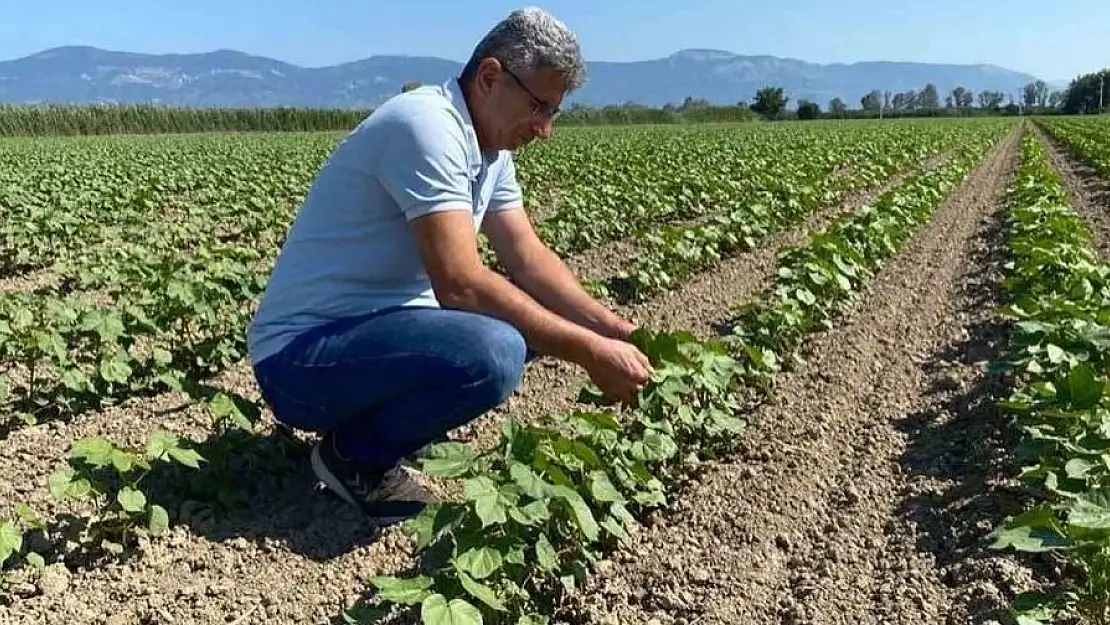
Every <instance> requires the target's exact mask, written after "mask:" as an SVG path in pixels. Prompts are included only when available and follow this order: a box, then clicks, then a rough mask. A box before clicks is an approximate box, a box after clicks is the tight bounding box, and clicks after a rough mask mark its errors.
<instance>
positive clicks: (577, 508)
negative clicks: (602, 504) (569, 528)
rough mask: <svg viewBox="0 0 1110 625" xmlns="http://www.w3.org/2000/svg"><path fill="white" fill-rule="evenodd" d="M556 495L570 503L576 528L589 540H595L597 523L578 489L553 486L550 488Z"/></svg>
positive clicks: (597, 529)
mask: <svg viewBox="0 0 1110 625" xmlns="http://www.w3.org/2000/svg"><path fill="white" fill-rule="evenodd" d="M552 490H553V491H554V495H555V496H556V497H560V498H562V499H563V500H564V501H566V502H567V503H568V504H569V505H570V509H571V511H572V512H573V513H574V519H575V521H576V522H577V524H578V528H579V529H581V530H582V533H583V534H585V536H586V538H588V539H590V541H595V540H597V535H598V531H599V528H598V525H597V521H596V520H595V519H594V515H593V512H592V511H591V510H590V506H589V505H587V504H586V500H585V499H583V498H582V495H580V494H578V491H576V490H574V489H572V488H569V487H567V486H555V487H553V488H552Z"/></svg>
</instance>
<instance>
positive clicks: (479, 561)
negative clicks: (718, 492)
mask: <svg viewBox="0 0 1110 625" xmlns="http://www.w3.org/2000/svg"><path fill="white" fill-rule="evenodd" d="M1002 130H1005V127H1002V128H1000V129H999V132H996V133H994V134H993V135H992V136H990V137H983V138H981V140H980V141H975V142H971V143H970V144H969V145H967V146H963V147H961V149H959V151H958V154H957V155H955V157H954V158H953V160H952V161H951V162H949V163H948V164H946V165H944V166H942V167H939V168H937V169H936V170H934V171H927V172H922V173H920V174H918V175H916V176H914V177H913V178H912V179H911V180H909V181H908V182H907V183H905V184H904V185H902V186H900V187H898V188H896V189H894V190H892V191H890V192H888V193H886V194H884V195H883V197H882V198H881V199H880V200H879V201H877V202H876V203H875V204H874V205H873V206H871V207H868V208H866V209H864V210H862V211H860V212H859V213H856V214H853V215H849V216H845V217H844V218H842V219H840V220H838V221H837V222H836V223H835V224H834V225H833V226H831V227H830V228H829V229H828V230H827V231H823V232H820V233H817V234H815V235H814V236H813V238H812V239H811V241H810V242H809V243H808V244H807V245H805V246H802V247H799V248H797V249H795V250H791V251H790V252H789V253H787V254H785V255H783V256H782V257H781V258H780V261H779V267H778V280H777V281H776V283H775V285H774V286H773V287H772V288H771V289H770V290H769V291H768V292H767V293H766V294H765V295H764V297H763V298H762V299H761V300H760V301H759V302H758V303H756V304H754V305H752V306H750V307H747V308H744V309H742V310H743V312H742V314H741V316H740V323H739V324H738V325H737V326H736V328H735V330H734V332H733V333H732V334H731V335H730V336H728V337H727V338H726V339H725V340H723V341H707V342H699V341H697V340H694V338H693V337H692V336H690V335H688V334H686V333H672V334H666V333H664V334H652V333H650V332H649V331H641V332H640V333H639V334H638V335H637V336H636V337H634V340H635V341H636V342H637V343H638V344H639V345H640V346H641V347H642V348H643V349H644V351H645V353H647V354H648V355H649V357H650V358H651V360H652V362H653V363H654V364H655V366H656V373H655V374H654V375H653V377H652V379H651V381H650V382H649V384H648V385H647V386H646V387H645V389H644V390H643V391H642V392H641V394H640V396H639V398H638V401H637V402H636V404H635V405H634V406H633V407H628V408H623V409H614V408H605V407H597V406H593V407H591V408H583V409H582V410H579V411H576V412H573V413H571V414H567V415H555V416H552V417H551V418H549V419H548V424H547V425H527V424H523V423H520V422H518V421H516V420H514V419H512V418H509V419H507V420H506V421H505V422H504V426H503V429H502V436H501V439H500V442H499V444H498V445H497V446H495V447H494V448H492V449H490V450H487V451H484V452H478V451H476V450H474V449H473V448H471V447H469V446H467V445H465V444H462V443H445V444H441V445H438V446H436V447H434V448H433V449H432V452H431V454H430V456H429V457H428V458H426V459H424V460H423V469H424V471H425V472H426V473H427V474H429V475H434V476H437V477H441V478H446V479H454V480H459V481H461V483H462V484H461V486H462V488H461V492H462V493H463V499H462V501H458V502H441V503H437V504H434V505H432V506H431V507H429V508H428V509H426V510H425V512H424V513H422V514H421V515H420V516H418V517H417V518H416V519H414V520H412V521H410V522H408V523H407V524H406V527H405V529H406V531H407V532H409V534H410V535H411V536H412V538H413V539H414V541H415V546H416V549H417V552H418V554H419V556H420V562H419V568H418V569H417V570H415V571H413V572H411V573H408V574H402V575H397V576H381V577H375V578H373V579H372V580H371V582H372V584H373V585H374V586H375V587H376V588H377V590H378V598H379V602H378V603H377V604H372V605H362V606H357V607H355V608H352V609H351V610H349V611H348V613H347V617H348V619H349V620H351V621H355V622H370V621H373V620H375V619H377V618H380V617H382V616H384V615H386V614H388V613H389V612H390V610H391V609H392V607H393V606H395V605H402V606H412V607H414V608H417V609H418V610H419V612H420V615H421V618H422V621H423V622H424V623H455V624H467V625H472V624H476V623H516V624H517V625H538V624H540V623H547V622H549V617H550V616H551V614H552V613H553V612H554V611H555V610H556V607H557V606H558V605H560V604H561V601H562V599H563V597H564V593H565V592H566V591H569V590H572V589H574V588H577V587H580V586H581V585H582V584H583V583H585V582H586V580H587V579H588V575H589V571H590V570H591V568H592V565H594V564H595V563H596V561H597V560H598V558H600V557H602V556H603V555H604V554H605V553H606V552H607V551H609V550H611V549H612V548H614V547H615V546H617V545H618V544H619V543H620V542H621V541H622V540H624V539H625V538H626V536H627V534H628V533H629V532H630V531H632V530H633V528H634V526H635V525H636V524H637V519H638V518H642V515H643V514H644V513H645V512H647V511H648V510H650V509H652V508H656V507H659V506H663V505H666V503H667V501H668V496H669V495H670V494H672V493H673V491H674V489H675V488H676V487H677V486H678V485H679V484H681V483H682V481H683V480H685V479H686V478H688V477H689V476H690V475H691V473H692V472H694V471H697V470H698V468H699V467H700V466H702V465H703V464H704V463H705V462H708V461H712V460H713V459H714V458H717V457H720V455H721V454H723V453H727V452H728V451H729V450H731V449H732V448H733V445H735V444H736V438H737V436H738V435H740V434H741V433H742V432H743V429H744V426H745V422H744V420H743V419H742V418H741V416H740V410H741V406H743V405H744V404H745V402H747V401H749V400H752V399H756V398H758V396H759V395H760V393H761V392H762V391H763V390H765V389H766V388H767V386H768V385H767V383H768V381H769V379H770V377H771V376H773V375H774V374H775V373H776V372H777V371H778V370H780V368H781V366H782V363H784V362H789V361H790V360H791V359H792V354H793V353H794V350H795V349H796V348H797V346H798V344H799V343H800V341H801V339H802V338H803V337H804V336H805V335H807V334H809V333H812V332H816V331H819V330H821V329H822V328H824V327H827V325H828V324H829V323H830V322H831V321H830V320H831V318H832V316H833V314H834V313H835V311H836V310H837V309H839V308H841V307H843V306H844V305H846V304H847V303H850V302H851V300H852V298H853V296H854V295H855V296H858V294H859V293H861V292H862V289H863V288H864V287H865V285H866V284H867V283H868V282H869V281H870V279H871V278H872V277H873V276H874V274H875V272H876V271H877V270H878V268H880V267H881V266H882V265H883V264H884V262H885V260H886V259H888V258H889V257H890V256H892V255H893V254H895V253H897V252H898V251H899V250H900V249H901V248H902V247H903V246H904V244H905V243H906V241H907V240H908V239H909V238H910V237H911V236H912V234H913V233H914V232H915V231H916V229H917V228H918V227H919V226H920V225H921V224H923V223H924V222H925V221H927V220H928V219H929V217H930V216H931V214H932V213H933V211H934V210H935V209H936V207H937V206H939V204H940V203H941V202H942V201H943V200H944V198H945V197H946V196H947V194H948V193H949V192H950V191H951V190H952V189H953V188H955V187H956V186H957V185H958V184H959V183H960V182H961V181H962V180H964V179H965V177H966V175H967V173H968V172H969V171H970V169H971V168H972V167H973V166H974V165H975V164H976V163H977V162H979V161H981V160H982V158H983V156H984V154H985V152H986V151H987V150H988V149H989V148H990V147H991V146H992V145H995V144H997V141H998V138H999V136H1000V135H1001V134H1002V132H1001V131H1002ZM583 391H584V392H583V397H584V398H585V399H586V400H589V399H590V398H592V397H594V395H593V394H592V393H591V389H589V388H586V389H583Z"/></svg>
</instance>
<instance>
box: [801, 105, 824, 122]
mask: <svg viewBox="0 0 1110 625" xmlns="http://www.w3.org/2000/svg"><path fill="white" fill-rule="evenodd" d="M818 117H821V107H820V106H818V105H817V103H816V102H810V101H809V100H799V101H798V119H817V118H818Z"/></svg>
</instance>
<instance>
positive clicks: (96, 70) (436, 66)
mask: <svg viewBox="0 0 1110 625" xmlns="http://www.w3.org/2000/svg"><path fill="white" fill-rule="evenodd" d="M461 69H462V63H460V62H458V61H452V60H448V59H443V58H435V57H421V56H372V57H369V58H366V59H362V60H358V61H352V62H349V63H342V64H338V65H331V66H327V67H303V66H299V65H294V64H291V63H286V62H283V61H279V60H276V59H272V58H267V57H261V56H254V55H250V54H246V53H244V52H239V51H235V50H216V51H213V52H206V53H197V54H139V53H132V52H117V51H111V50H103V49H99V48H94V47H84V46H66V47H60V48H52V49H49V50H44V51H42V52H38V53H36V54H32V55H30V56H26V57H22V58H18V59H14V60H10V61H2V62H0V103H14V104H35V103H45V102H50V103H71V104H86V103H138V102H149V103H156V104H162V105H172V106H189V107H274V106H313V107H329V108H330V107H339V108H371V107H375V106H378V105H380V104H381V103H382V102H384V101H385V100H386V99H388V98H389V97H391V96H392V95H394V94H396V93H398V92H399V91H400V89H401V87H402V85H404V84H405V83H406V82H408V81H419V82H422V83H442V82H444V81H446V80H448V79H449V78H451V77H452V76H455V75H457V74H458V72H459V71H460V70H461ZM587 71H588V78H587V82H586V85H585V86H583V88H582V89H581V90H579V91H578V92H576V93H575V94H572V96H570V97H568V98H567V104H568V105H569V104H571V103H576V102H577V103H581V104H586V105H591V106H598V105H606V104H618V103H626V102H635V103H639V104H645V105H649V106H662V105H664V104H666V103H668V102H672V103H676V104H678V103H681V102H682V101H683V100H685V99H686V98H687V97H693V98H696V99H697V98H701V99H705V100H708V101H710V102H712V103H714V104H732V103H736V102H739V101H747V102H750V101H752V99H753V98H754V97H755V93H756V91H757V90H759V89H760V88H762V87H765V86H776V87H783V88H784V90H785V91H786V95H787V96H789V97H790V103H789V107H790V108H793V107H794V106H796V105H797V102H798V100H799V99H802V98H805V99H809V100H812V101H814V102H817V103H818V104H820V105H821V107H822V108H825V107H826V106H827V104H828V102H829V100H830V99H832V98H835V97H839V98H841V99H843V100H844V102H846V103H847V104H848V106H849V107H852V108H857V107H859V105H860V98H861V97H862V96H863V95H864V94H866V93H868V92H869V91H871V90H872V89H879V90H880V91H891V92H894V93H898V92H901V91H907V90H910V89H916V90H921V89H922V88H923V87H924V86H925V84H926V83H930V82H931V83H933V84H934V85H936V87H937V90H938V92H939V93H940V96H941V99H942V100H943V98H944V96H945V95H946V94H947V93H948V92H949V91H951V90H952V89H954V88H955V87H957V86H960V85H962V86H964V87H966V88H968V89H970V90H972V91H973V92H976V93H977V92H979V91H982V90H991V91H1002V92H1005V93H1010V94H1013V96H1014V97H1015V98H1017V97H1019V96H1020V92H1021V88H1022V87H1023V86H1024V85H1025V84H1027V83H1029V82H1031V81H1033V80H1036V77H1035V76H1032V75H1030V74H1026V73H1023V72H1018V71H1014V70H1010V69H1006V68H1002V67H998V66H994V65H982V64H980V65H955V64H939V63H914V62H893V61H873V62H861V63H851V64H843V63H833V64H818V63H810V62H806V61H800V60H796V59H789V58H781V57H775V56H742V55H738V54H733V53H731V52H726V51H722V50H706V49H686V50H680V51H678V52H675V53H674V54H671V55H670V56H667V57H664V58H659V59H651V60H644V61H632V62H610V61H593V62H589V66H588V70H587Z"/></svg>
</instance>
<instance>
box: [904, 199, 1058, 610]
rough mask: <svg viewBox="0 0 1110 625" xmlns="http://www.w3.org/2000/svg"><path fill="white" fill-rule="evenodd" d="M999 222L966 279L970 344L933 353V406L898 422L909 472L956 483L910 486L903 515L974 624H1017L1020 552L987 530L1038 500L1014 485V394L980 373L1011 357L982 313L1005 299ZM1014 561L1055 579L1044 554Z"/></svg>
mask: <svg viewBox="0 0 1110 625" xmlns="http://www.w3.org/2000/svg"><path fill="white" fill-rule="evenodd" d="M1002 217H1003V215H1002V211H999V212H997V213H995V214H994V215H993V216H992V219H991V227H990V229H989V230H988V231H987V232H985V233H984V236H983V239H982V240H983V242H984V243H986V244H985V245H983V246H982V247H981V248H980V249H978V250H976V252H975V253H974V255H973V262H970V263H968V265H967V269H968V271H967V273H966V274H965V275H964V279H963V280H962V284H963V285H964V293H963V296H964V300H963V301H965V302H966V303H967V307H966V308H965V309H964V310H962V311H960V312H961V313H963V314H967V315H970V316H971V317H972V318H973V319H974V318H976V317H979V318H980V320H979V321H977V322H976V323H974V324H973V325H972V326H970V327H969V328H968V331H967V335H966V337H964V339H963V340H959V341H956V342H953V343H950V344H948V345H945V346H944V348H943V349H940V350H938V351H937V352H935V353H933V354H930V355H928V356H927V357H926V359H925V362H927V363H928V364H927V365H925V367H926V373H927V374H929V375H930V377H931V378H932V379H933V387H932V389H931V390H930V392H931V394H932V395H933V396H934V398H935V399H936V401H933V402H929V403H928V405H927V407H926V408H924V409H923V410H921V411H919V412H916V413H911V414H909V415H907V418H906V419H904V420H903V421H902V422H901V423H900V424H898V425H899V429H900V430H901V431H902V432H904V433H905V434H906V435H907V437H908V439H909V441H908V446H907V449H906V451H905V453H904V454H903V456H902V458H901V465H902V468H903V471H904V472H905V473H906V475H907V476H910V478H911V480H912V479H913V478H914V477H917V478H919V479H920V481H922V482H934V481H935V482H942V483H944V484H947V485H949V486H947V487H943V486H941V487H928V486H927V487H919V488H914V489H912V490H910V491H909V492H908V493H906V495H905V497H904V499H903V500H902V503H901V506H900V509H899V513H900V516H901V517H902V518H903V519H905V520H906V521H908V522H911V523H913V524H914V526H916V528H917V529H918V531H919V534H920V538H919V540H918V548H919V549H920V550H921V551H922V552H925V553H929V554H932V555H933V556H934V557H935V559H936V562H937V565H938V567H941V568H943V569H946V570H947V577H946V579H945V583H946V584H948V585H949V586H950V587H951V588H953V589H956V590H958V592H959V597H958V599H957V606H959V608H960V609H961V610H962V611H964V612H966V616H967V617H968V618H971V619H973V622H985V621H986V620H990V619H994V620H996V621H999V622H1001V623H1013V619H1012V617H1011V616H1010V615H1009V613H1008V606H1009V602H1010V601H1011V600H1012V599H1013V598H1014V595H1015V593H1018V592H1022V591H1025V590H1027V589H1026V588H1024V587H1022V586H1023V584H1024V582H1023V581H1022V576H1021V575H1020V572H1019V571H1017V570H1016V569H1015V567H1014V566H1013V565H1012V562H1013V560H1014V553H1013V552H1012V551H1001V552H1000V551H995V550H993V549H991V548H990V544H991V542H992V539H991V538H990V534H991V532H993V531H994V530H995V528H996V527H998V526H999V525H1000V524H1001V523H1002V522H1003V521H1004V520H1005V519H1006V517H1007V516H1010V515H1017V514H1019V513H1021V512H1022V511H1024V510H1025V508H1026V507H1027V506H1028V505H1029V504H1030V502H1031V501H1032V495H1031V493H1030V492H1029V491H1027V490H1025V489H1024V488H1022V487H1021V486H1020V485H1018V484H1016V483H1015V482H1014V481H1013V479H1012V478H1013V476H1014V475H1016V474H1017V473H1018V471H1019V470H1020V466H1018V465H1019V464H1020V460H1017V459H1015V458H1014V456H1013V450H1015V449H1017V448H1018V433H1017V432H1016V431H1015V430H1014V429H1013V428H1011V427H1010V424H1009V420H1008V417H1007V415H1005V414H1004V413H1003V412H1001V411H1000V410H999V409H998V408H997V407H996V402H997V401H999V400H1001V399H1003V398H1004V397H1005V396H1006V394H1007V392H1008V391H1007V380H1006V379H1005V378H1003V377H1001V376H999V375H995V374H992V373H980V372H979V371H982V369H983V368H984V367H985V365H986V364H988V363H990V362H993V361H995V360H996V359H999V358H1002V357H1004V352H1003V350H1004V349H1005V341H1006V339H1007V333H1006V328H1005V326H1004V325H1003V323H1002V322H1001V321H1000V320H999V319H997V317H996V316H995V315H993V314H988V315H984V314H982V313H983V312H984V311H993V310H994V309H995V308H996V307H997V306H998V302H1000V301H1001V299H1000V298H1001V293H1000V292H999V289H998V283H999V276H1000V275H1001V271H1002V269H1001V264H1002V263H1003V262H1004V252H1003V250H1004V247H1003V242H1004V239H1003V236H1004V234H1003V232H1002V225H1001V224H1002ZM1017 560H1018V561H1020V562H1021V563H1022V565H1024V566H1028V567H1031V568H1032V570H1033V573H1034V576H1035V578H1036V579H1038V580H1039V581H1049V580H1050V578H1051V577H1052V573H1051V571H1052V569H1053V565H1052V563H1051V562H1050V561H1049V560H1048V559H1047V558H1029V557H1026V555H1025V554H1020V555H1018V556H1017ZM980 581H985V582H987V583H988V585H989V586H988V587H983V586H982V585H981V584H978V583H977V582H980ZM990 586H993V588H994V589H997V590H992V589H991V588H990ZM1015 586H1017V587H1015Z"/></svg>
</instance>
